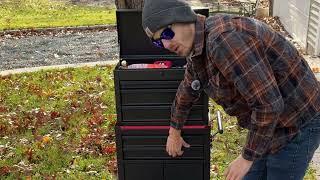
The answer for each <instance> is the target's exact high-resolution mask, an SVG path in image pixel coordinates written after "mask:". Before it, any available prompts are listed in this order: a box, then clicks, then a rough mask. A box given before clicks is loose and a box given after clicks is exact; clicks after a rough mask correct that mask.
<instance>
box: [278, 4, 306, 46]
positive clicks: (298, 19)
mask: <svg viewBox="0 0 320 180" xmlns="http://www.w3.org/2000/svg"><path fill="white" fill-rule="evenodd" d="M273 3H274V5H273V16H279V17H280V21H281V22H282V24H283V25H284V27H285V29H286V30H287V31H288V32H289V33H290V34H291V36H292V37H293V38H294V39H295V40H296V41H297V42H298V43H299V44H301V45H302V47H304V48H306V46H307V33H308V20H309V10H310V0H274V2H273Z"/></svg>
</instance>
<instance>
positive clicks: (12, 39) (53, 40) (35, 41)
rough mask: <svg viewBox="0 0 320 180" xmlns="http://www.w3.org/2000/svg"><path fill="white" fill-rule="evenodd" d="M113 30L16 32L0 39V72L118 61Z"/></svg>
mask: <svg viewBox="0 0 320 180" xmlns="http://www.w3.org/2000/svg"><path fill="white" fill-rule="evenodd" d="M118 51H119V48H118V40H117V32H116V29H115V28H114V27H113V28H107V29H103V30H101V28H99V29H98V30H92V29H91V30H68V31H64V30H61V31H59V32H51V31H48V32H46V33H43V32H42V33H39V32H34V33H31V35H30V34H28V35H26V34H17V33H15V32H11V33H6V34H2V36H0V71H4V70H9V69H18V68H25V67H38V66H49V65H60V64H75V63H87V62H96V61H109V60H116V59H119V55H118Z"/></svg>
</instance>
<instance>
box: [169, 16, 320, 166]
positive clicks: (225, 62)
mask: <svg viewBox="0 0 320 180" xmlns="http://www.w3.org/2000/svg"><path fill="white" fill-rule="evenodd" d="M196 79H198V80H199V81H200V82H201V90H200V91H194V90H193V89H192V87H191V83H192V82H193V81H194V80H196ZM202 90H204V91H205V92H206V93H207V94H208V96H209V97H210V98H212V99H213V100H214V101H216V102H217V103H218V104H220V105H221V106H222V107H223V108H224V110H225V111H226V113H228V114H229V115H231V116H236V117H237V119H238V124H239V126H241V127H243V128H247V129H248V130H249V131H248V135H247V140H246V144H245V146H244V147H243V151H242V155H243V157H244V158H245V159H247V160H255V159H257V158H260V157H262V156H263V155H265V154H266V153H274V152H276V151H278V150H279V149H280V148H282V147H283V146H285V145H286V144H287V143H288V141H290V140H291V139H292V138H293V137H294V136H295V135H296V134H297V133H298V132H299V129H300V128H301V126H302V125H303V124H304V123H306V122H307V121H309V120H311V119H312V118H313V117H314V116H316V115H317V114H318V113H319V111H320V85H319V82H318V81H317V80H316V78H315V76H314V74H313V73H312V71H311V69H310V68H309V66H308V64H307V62H306V61H305V60H304V59H303V57H301V56H300V55H299V53H298V51H297V50H296V48H295V47H294V46H293V45H292V44H291V43H289V42H288V41H287V40H286V39H285V38H284V37H283V36H282V35H280V34H278V33H277V32H275V31H273V30H271V29H270V28H269V27H268V26H267V25H266V24H264V23H262V22H260V21H257V20H254V19H251V18H245V17H237V16H232V15H224V14H218V15H215V16H212V17H209V18H207V19H206V18H205V17H204V16H201V15H199V16H198V19H197V22H196V35H195V40H194V47H193V53H192V56H190V57H188V58H187V68H186V71H185V78H184V80H183V81H182V82H181V84H180V86H179V88H178V91H177V94H176V98H175V100H174V103H173V105H172V108H171V111H172V112H171V121H170V125H171V126H172V127H174V128H176V129H181V128H182V127H183V124H184V122H185V120H186V119H187V117H188V114H189V112H190V109H191V107H192V104H193V103H194V102H196V101H197V100H198V98H199V94H200V92H201V91H202Z"/></svg>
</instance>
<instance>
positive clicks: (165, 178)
mask: <svg viewBox="0 0 320 180" xmlns="http://www.w3.org/2000/svg"><path fill="white" fill-rule="evenodd" d="M119 166H120V167H119V168H118V171H119V172H120V176H119V180H209V179H210V162H209V160H175V159H172V160H124V161H121V162H120V163H119Z"/></svg>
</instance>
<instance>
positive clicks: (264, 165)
mask: <svg viewBox="0 0 320 180" xmlns="http://www.w3.org/2000/svg"><path fill="white" fill-rule="evenodd" d="M319 143H320V115H318V116H317V117H315V118H314V119H312V120H311V121H310V122H308V123H307V124H306V125H305V126H304V127H303V128H302V129H301V131H300V133H298V135H296V137H294V138H293V139H292V141H291V142H290V143H289V144H288V145H287V146H285V147H284V148H283V149H281V150H280V151H279V152H277V153H275V154H268V155H266V156H265V157H264V158H262V159H259V160H257V161H255V162H254V163H253V164H252V167H251V169H250V170H249V172H248V173H247V175H246V176H245V177H244V178H243V179H244V180H278V179H279V180H289V179H292V180H301V179H303V177H304V175H305V172H306V170H307V168H308V165H309V162H310V161H311V159H312V156H313V154H314V152H315V150H316V149H317V148H318V147H319Z"/></svg>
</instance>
